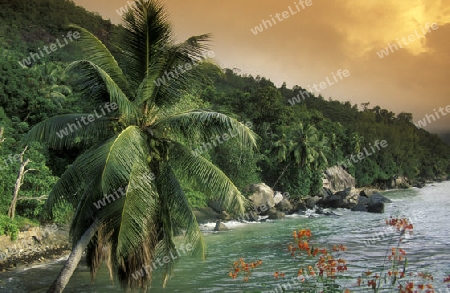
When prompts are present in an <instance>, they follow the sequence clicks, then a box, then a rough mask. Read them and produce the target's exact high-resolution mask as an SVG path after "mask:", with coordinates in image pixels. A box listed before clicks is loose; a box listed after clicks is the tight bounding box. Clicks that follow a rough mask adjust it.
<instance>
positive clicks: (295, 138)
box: [271, 123, 328, 188]
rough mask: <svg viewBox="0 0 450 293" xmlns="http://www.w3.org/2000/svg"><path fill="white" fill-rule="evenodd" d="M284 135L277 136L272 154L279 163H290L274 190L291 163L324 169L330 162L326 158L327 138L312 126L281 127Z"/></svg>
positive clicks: (303, 166)
mask: <svg viewBox="0 0 450 293" xmlns="http://www.w3.org/2000/svg"><path fill="white" fill-rule="evenodd" d="M279 131H280V132H281V133H282V134H281V135H280V137H278V136H276V137H275V141H274V142H273V143H272V150H271V152H272V153H273V154H274V156H275V157H276V158H277V160H278V161H279V162H285V161H289V163H288V164H287V165H286V166H285V167H284V169H283V171H282V172H281V174H280V176H279V177H278V179H277V181H276V182H275V184H274V186H273V187H272V188H275V186H276V185H277V183H278V182H279V181H280V179H281V177H283V175H284V174H285V173H286V171H287V170H288V168H289V166H290V165H291V163H295V164H296V165H297V166H299V167H301V168H312V169H315V170H320V169H323V168H325V167H326V166H327V164H328V161H327V158H326V157H325V149H326V146H327V138H326V137H325V135H324V134H323V133H319V132H318V131H317V129H316V128H315V127H314V126H312V125H309V124H307V125H304V124H302V123H300V124H298V125H295V126H291V127H290V128H285V127H280V128H279Z"/></svg>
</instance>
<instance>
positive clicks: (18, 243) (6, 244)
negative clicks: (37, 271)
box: [0, 224, 71, 273]
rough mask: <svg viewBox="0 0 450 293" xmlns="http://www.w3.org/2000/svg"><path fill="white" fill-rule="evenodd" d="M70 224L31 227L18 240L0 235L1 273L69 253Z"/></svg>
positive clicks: (51, 260)
mask: <svg viewBox="0 0 450 293" xmlns="http://www.w3.org/2000/svg"><path fill="white" fill-rule="evenodd" d="M70 250H71V245H70V243H69V232H68V226H57V225H55V224H52V225H46V226H41V227H29V228H27V229H23V231H21V232H19V235H18V237H17V240H14V241H13V240H11V239H10V237H9V236H0V273H3V272H7V271H11V270H17V269H23V268H27V267H30V266H32V265H35V264H46V263H50V262H53V261H55V260H58V259H60V258H62V257H65V256H67V255H69V253H70Z"/></svg>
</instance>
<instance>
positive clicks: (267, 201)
mask: <svg viewBox="0 0 450 293" xmlns="http://www.w3.org/2000/svg"><path fill="white" fill-rule="evenodd" d="M250 192H251V193H252V195H250V196H249V197H248V199H249V200H251V201H252V202H253V204H254V205H255V206H257V207H259V206H263V205H266V206H268V207H269V208H273V207H274V206H275V201H274V199H273V197H274V191H273V190H272V188H270V187H269V186H267V185H266V184H264V183H258V184H253V185H251V186H250Z"/></svg>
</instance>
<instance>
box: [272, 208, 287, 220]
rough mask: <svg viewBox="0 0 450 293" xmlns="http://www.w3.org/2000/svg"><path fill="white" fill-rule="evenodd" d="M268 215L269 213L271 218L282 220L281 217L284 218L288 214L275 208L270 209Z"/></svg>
mask: <svg viewBox="0 0 450 293" xmlns="http://www.w3.org/2000/svg"><path fill="white" fill-rule="evenodd" d="M268 215H269V219H270V220H280V219H284V218H285V216H286V214H285V213H283V212H280V211H278V210H277V209H275V208H272V209H270V210H269V213H268Z"/></svg>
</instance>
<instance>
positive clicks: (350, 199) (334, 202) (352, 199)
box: [320, 187, 359, 209]
mask: <svg viewBox="0 0 450 293" xmlns="http://www.w3.org/2000/svg"><path fill="white" fill-rule="evenodd" d="M358 199H359V195H358V194H357V193H354V191H353V189H352V188H351V187H349V188H346V189H345V190H343V191H338V192H336V193H335V194H333V195H331V196H328V197H326V198H324V199H323V200H322V201H321V202H320V204H321V206H323V207H327V208H345V209H351V208H353V207H354V206H355V205H357V204H358Z"/></svg>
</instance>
